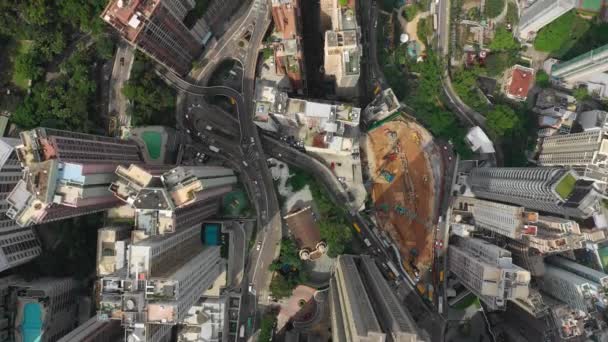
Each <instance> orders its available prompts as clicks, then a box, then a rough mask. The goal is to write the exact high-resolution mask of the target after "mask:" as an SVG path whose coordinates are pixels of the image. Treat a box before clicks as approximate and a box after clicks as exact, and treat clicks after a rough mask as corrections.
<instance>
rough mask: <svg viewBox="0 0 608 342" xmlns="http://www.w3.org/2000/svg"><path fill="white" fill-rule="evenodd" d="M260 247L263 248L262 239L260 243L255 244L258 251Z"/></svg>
mask: <svg viewBox="0 0 608 342" xmlns="http://www.w3.org/2000/svg"><path fill="white" fill-rule="evenodd" d="M260 249H262V241H258V243H257V244H256V245H255V250H256V251H259V250H260Z"/></svg>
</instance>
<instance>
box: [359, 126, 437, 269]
mask: <svg viewBox="0 0 608 342" xmlns="http://www.w3.org/2000/svg"><path fill="white" fill-rule="evenodd" d="M362 146H363V147H362V148H363V150H364V151H365V154H366V157H367V162H368V172H369V177H370V179H371V180H372V181H373V185H372V189H371V196H372V200H373V203H374V207H375V215H376V219H377V221H378V224H379V226H380V227H381V229H382V230H384V231H385V232H386V233H387V234H389V235H390V236H391V238H392V239H393V241H395V243H396V244H397V246H398V247H399V249H400V252H401V256H402V258H403V260H409V261H410V262H411V264H412V265H415V266H416V267H417V268H418V270H426V269H428V268H429V267H430V266H431V263H432V258H433V236H434V234H433V231H434V225H433V222H434V219H435V218H434V216H435V214H434V213H435V203H436V202H435V189H436V187H435V179H434V176H433V174H434V173H433V167H435V166H433V165H432V164H431V163H430V158H431V156H430V155H429V153H428V152H427V151H431V150H435V148H434V143H433V138H432V136H431V135H430V133H429V132H428V131H427V130H425V129H424V128H423V127H422V126H420V125H419V124H417V123H416V122H414V121H392V122H388V123H386V124H384V125H382V126H380V127H378V128H376V129H374V130H372V131H370V132H369V133H368V134H367V136H366V137H365V139H363V142H362ZM404 267H405V268H406V270H408V271H409V272H412V271H413V270H412V268H411V267H410V265H409V263H405V265H404ZM411 275H412V277H414V275H413V274H411Z"/></svg>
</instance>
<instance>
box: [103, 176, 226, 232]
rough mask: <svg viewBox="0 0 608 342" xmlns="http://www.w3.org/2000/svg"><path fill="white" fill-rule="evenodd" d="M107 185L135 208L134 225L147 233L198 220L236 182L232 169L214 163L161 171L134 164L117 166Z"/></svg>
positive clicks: (216, 207)
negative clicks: (148, 169) (212, 164)
mask: <svg viewBox="0 0 608 342" xmlns="http://www.w3.org/2000/svg"><path fill="white" fill-rule="evenodd" d="M116 175H117V176H118V177H117V179H116V181H114V182H113V183H112V184H111V185H110V187H109V189H110V192H111V193H113V194H114V195H115V196H116V197H117V198H118V199H120V200H122V201H124V202H125V203H128V204H131V205H132V206H133V208H135V212H136V217H135V227H136V228H137V229H138V230H140V231H143V232H145V233H146V234H147V235H156V234H165V233H171V232H175V230H176V229H177V228H178V227H190V226H192V225H194V224H200V223H201V222H202V220H204V219H205V218H208V217H210V216H212V215H214V214H215V213H217V211H218V210H219V206H220V200H221V198H222V196H223V195H225V194H227V193H228V192H230V191H231V190H232V187H233V185H234V184H236V182H237V178H236V176H235V175H234V171H232V170H231V169H227V168H223V167H215V166H178V167H175V168H172V169H170V170H168V171H166V172H164V173H162V174H156V175H155V174H154V173H151V172H149V171H147V170H145V169H143V168H141V167H139V166H137V165H130V166H129V167H124V166H118V167H117V168H116Z"/></svg>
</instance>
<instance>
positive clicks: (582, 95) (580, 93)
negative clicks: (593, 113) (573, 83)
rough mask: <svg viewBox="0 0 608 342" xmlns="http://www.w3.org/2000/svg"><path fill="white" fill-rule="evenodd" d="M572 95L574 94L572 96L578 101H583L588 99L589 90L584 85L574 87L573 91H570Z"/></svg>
mask: <svg viewBox="0 0 608 342" xmlns="http://www.w3.org/2000/svg"><path fill="white" fill-rule="evenodd" d="M572 96H574V98H575V99H576V101H578V102H582V101H585V100H587V99H589V97H590V96H589V90H587V87H584V86H581V87H578V88H576V89H574V92H572Z"/></svg>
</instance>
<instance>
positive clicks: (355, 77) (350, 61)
mask: <svg viewBox="0 0 608 342" xmlns="http://www.w3.org/2000/svg"><path fill="white" fill-rule="evenodd" d="M333 5H334V8H333V15H332V18H331V19H332V30H331V31H326V32H325V58H324V68H325V75H326V76H327V77H333V78H334V79H335V82H336V94H337V95H338V96H341V97H353V96H356V95H357V83H358V82H359V75H360V71H361V65H360V64H361V46H360V44H359V37H360V35H361V33H360V29H359V26H358V24H357V17H356V8H355V7H356V6H355V1H352V0H351V1H348V2H347V3H346V5H342V4H340V3H338V2H336V1H334V3H333Z"/></svg>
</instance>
